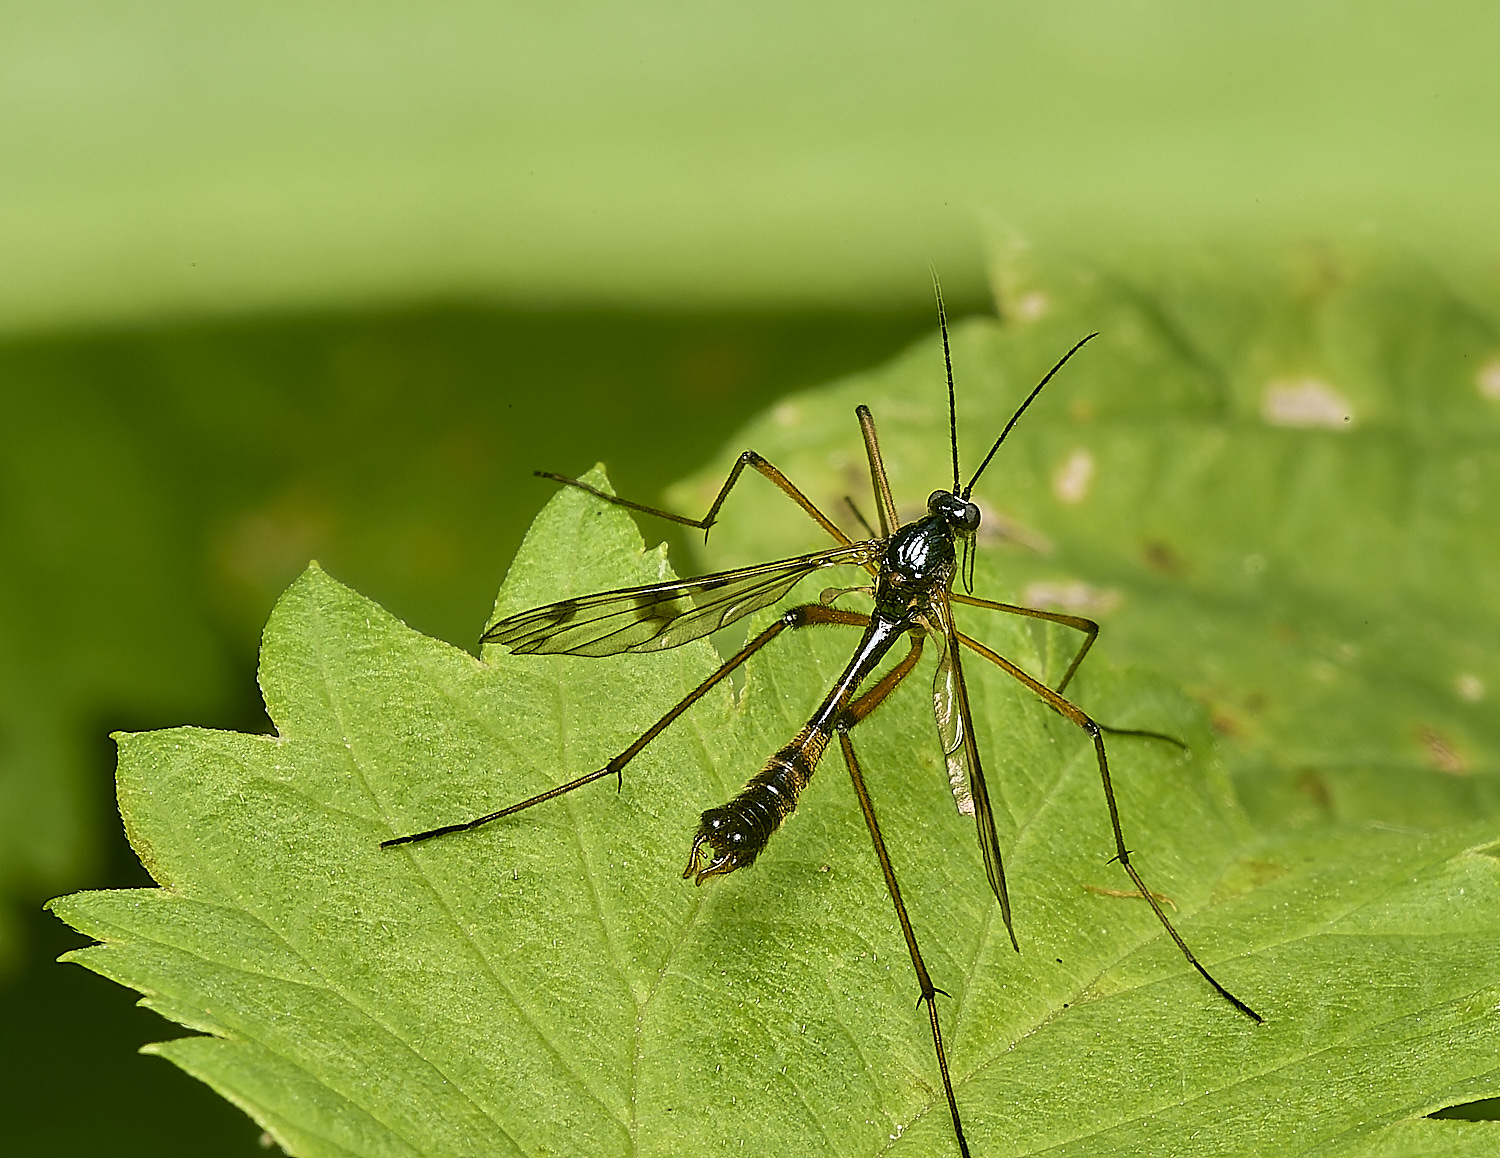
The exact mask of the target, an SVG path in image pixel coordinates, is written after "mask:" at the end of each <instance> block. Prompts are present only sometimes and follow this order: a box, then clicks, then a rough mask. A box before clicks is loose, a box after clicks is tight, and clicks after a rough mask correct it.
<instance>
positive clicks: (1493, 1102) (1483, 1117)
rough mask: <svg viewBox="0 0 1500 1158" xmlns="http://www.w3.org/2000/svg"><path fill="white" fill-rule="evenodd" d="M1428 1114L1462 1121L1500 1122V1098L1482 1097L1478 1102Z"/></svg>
mask: <svg viewBox="0 0 1500 1158" xmlns="http://www.w3.org/2000/svg"><path fill="white" fill-rule="evenodd" d="M1427 1116H1428V1117H1429V1118H1443V1119H1448V1120H1456V1121H1460V1122H1500V1098H1481V1099H1480V1100H1479V1101H1477V1102H1465V1103H1464V1104H1463V1105H1461V1106H1449V1107H1448V1108H1447V1109H1444V1110H1439V1111H1438V1112H1437V1113H1435V1114H1428V1115H1427Z"/></svg>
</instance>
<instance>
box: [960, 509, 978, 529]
mask: <svg viewBox="0 0 1500 1158" xmlns="http://www.w3.org/2000/svg"><path fill="white" fill-rule="evenodd" d="M958 521H959V523H960V524H961V525H962V526H963V529H964V530H966V531H977V530H979V508H978V507H977V506H975V505H974V504H973V503H965V504H964V505H963V510H961V511H960V512H959V515H958Z"/></svg>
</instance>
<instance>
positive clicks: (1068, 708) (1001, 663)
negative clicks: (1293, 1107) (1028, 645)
mask: <svg viewBox="0 0 1500 1158" xmlns="http://www.w3.org/2000/svg"><path fill="white" fill-rule="evenodd" d="M958 639H959V642H960V643H962V644H963V645H964V646H965V647H967V648H969V649H970V650H971V651H975V652H978V653H979V654H980V655H982V656H983V657H984V658H985V659H987V660H989V661H990V662H991V663H993V664H995V665H996V666H998V667H999V668H1000V669H1001V670H1002V671H1004V672H1005V673H1006V674H1007V675H1009V676H1011V677H1012V678H1013V679H1016V680H1019V681H1020V682H1021V683H1023V684H1025V685H1026V686H1027V687H1028V688H1030V689H1031V690H1032V691H1033V692H1035V693H1036V694H1037V695H1038V696H1040V697H1041V698H1042V699H1043V700H1044V701H1045V702H1046V703H1047V704H1048V705H1049V706H1050V707H1052V708H1053V709H1055V710H1056V711H1057V712H1059V713H1060V714H1061V715H1063V716H1066V717H1067V718H1068V719H1069V720H1071V721H1072V722H1073V723H1075V724H1077V725H1078V726H1079V727H1080V728H1082V729H1083V730H1084V731H1085V732H1087V733H1088V735H1089V739H1091V740H1092V741H1093V742H1094V755H1095V757H1096V758H1097V760H1098V762H1099V779H1100V780H1101V781H1102V782H1103V784H1104V800H1105V803H1106V804H1107V805H1108V806H1109V823H1110V827H1111V828H1112V829H1113V830H1114V836H1115V859H1116V860H1117V861H1119V862H1120V867H1121V868H1123V869H1124V870H1125V872H1126V873H1127V874H1128V875H1129V877H1130V879H1131V880H1132V881H1133V882H1134V883H1135V887H1136V888H1137V889H1138V890H1139V891H1140V894H1141V896H1142V897H1144V898H1145V900H1146V903H1147V904H1148V905H1150V906H1151V911H1152V912H1153V913H1155V914H1156V917H1157V920H1159V921H1160V922H1161V923H1162V928H1164V929H1166V931H1167V935H1168V936H1170V937H1171V938H1172V940H1173V941H1174V942H1176V944H1177V947H1178V948H1179V949H1181V950H1182V955H1183V956H1184V957H1186V958H1187V961H1188V964H1189V965H1191V966H1192V967H1193V968H1194V969H1196V970H1197V971H1198V972H1199V973H1200V974H1201V975H1202V977H1203V979H1204V980H1205V981H1207V982H1208V983H1209V984H1210V985H1212V986H1213V987H1214V989H1215V990H1216V991H1217V992H1218V994H1219V996H1220V997H1222V998H1224V1000H1225V1001H1227V1002H1229V1004H1230V1005H1232V1006H1234V1007H1235V1008H1236V1009H1238V1010H1239V1011H1240V1012H1241V1013H1243V1014H1244V1015H1245V1016H1246V1017H1248V1018H1250V1019H1251V1020H1252V1021H1255V1022H1260V1021H1263V1020H1265V1019H1264V1018H1262V1017H1261V1015H1260V1014H1258V1013H1256V1012H1255V1010H1253V1009H1251V1008H1250V1007H1249V1006H1248V1005H1246V1004H1245V1003H1244V1002H1243V1001H1241V1000H1240V999H1239V998H1238V997H1236V996H1235V995H1234V994H1233V993H1231V992H1229V990H1227V989H1225V988H1224V987H1223V986H1222V985H1220V984H1219V983H1218V982H1217V981H1215V980H1214V978H1213V975H1212V974H1210V973H1209V971H1208V970H1207V969H1205V968H1204V967H1203V965H1202V964H1201V963H1200V962H1199V961H1198V958H1197V957H1195V956H1193V951H1192V950H1191V949H1189V948H1188V946H1187V942H1186V941H1184V940H1183V939H1182V936H1181V934H1179V933H1178V932H1177V930H1176V929H1175V928H1173V927H1172V922H1171V921H1170V920H1168V919H1167V914H1166V913H1165V911H1163V909H1162V907H1161V905H1160V904H1159V903H1158V902H1157V899H1156V897H1155V896H1154V895H1153V894H1152V893H1151V890H1149V889H1148V888H1146V882H1145V881H1143V880H1142V879H1141V874H1140V873H1138V872H1137V871H1136V869H1135V866H1134V865H1132V864H1131V863H1130V850H1129V849H1128V848H1126V847H1125V834H1124V832H1123V831H1122V830H1121V828H1120V809H1119V806H1118V805H1117V804H1116V803H1115V790H1114V787H1113V785H1112V784H1111V783H1110V778H1109V758H1108V756H1106V755H1105V752H1104V734H1103V733H1104V730H1103V729H1102V728H1101V727H1100V726H1099V725H1098V724H1096V723H1094V721H1093V720H1091V719H1089V717H1088V716H1087V715H1086V714H1085V713H1084V711H1083V709H1081V708H1079V707H1078V706H1077V705H1076V704H1074V703H1072V702H1071V701H1069V700H1066V699H1064V698H1063V697H1062V696H1060V695H1059V694H1058V693H1057V692H1055V691H1053V690H1052V689H1051V688H1049V687H1048V686H1047V685H1046V684H1044V683H1042V682H1041V681H1040V680H1037V679H1034V678H1032V677H1031V676H1029V675H1027V674H1026V673H1025V672H1024V671H1022V670H1021V669H1020V668H1018V667H1017V666H1016V665H1015V664H1013V663H1011V662H1010V660H1008V659H1006V658H1005V657H1004V656H1002V655H1000V654H998V653H996V652H993V651H991V650H990V649H989V648H987V647H985V646H984V644H982V643H980V642H979V641H978V640H974V639H970V638H969V637H968V636H967V635H963V634H959V636H958Z"/></svg>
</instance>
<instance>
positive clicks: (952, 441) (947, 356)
mask: <svg viewBox="0 0 1500 1158" xmlns="http://www.w3.org/2000/svg"><path fill="white" fill-rule="evenodd" d="M927 268H928V270H929V271H930V272H931V273H932V292H933V294H934V295H935V296H936V297H937V308H938V328H939V329H940V330H942V331H943V364H944V365H945V366H947V368H948V443H949V445H951V446H952V447H953V493H954V494H958V408H957V406H956V405H955V404H954V401H953V355H952V353H951V352H950V351H949V349H948V316H947V314H945V313H944V312H943V287H942V286H941V285H939V284H938V275H937V270H935V269H933V268H932V267H931V266H928V267H927Z"/></svg>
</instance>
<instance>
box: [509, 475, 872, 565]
mask: <svg viewBox="0 0 1500 1158" xmlns="http://www.w3.org/2000/svg"><path fill="white" fill-rule="evenodd" d="M747 466H748V467H750V468H751V469H752V470H754V471H756V472H758V473H759V474H761V475H763V476H765V477H766V478H768V479H770V480H771V482H772V483H773V484H775V486H776V487H777V489H778V490H780V491H781V493H782V494H784V495H786V497H787V498H789V499H791V500H792V502H794V503H796V504H797V505H798V506H799V507H801V508H802V509H803V510H804V511H806V512H807V514H808V516H809V517H810V518H811V519H812V520H813V522H815V523H817V524H818V526H820V527H822V528H823V529H824V530H825V531H827V532H828V533H829V534H830V535H832V536H833V537H834V538H835V539H836V540H837V541H838V542H839V543H841V544H842V545H843V546H845V547H847V546H849V544H850V543H851V542H852V540H851V539H850V538H849V536H848V535H846V534H844V532H843V531H841V530H839V529H838V527H836V526H835V525H834V523H833V520H832V519H830V518H829V517H828V516H827V515H825V514H824V513H823V512H822V511H820V510H818V508H817V507H816V506H814V505H813V501H812V500H811V499H810V498H808V497H807V496H806V495H804V494H803V493H802V492H801V491H799V490H798V489H797V488H796V487H795V486H793V485H792V482H791V480H790V479H788V478H787V477H786V475H784V474H782V473H781V472H780V471H779V470H777V469H776V468H775V467H774V466H772V465H771V464H770V463H769V462H767V461H766V460H765V459H763V458H761V456H760V455H758V454H756V453H755V451H753V450H747V451H745V452H744V453H743V454H742V455H740V456H739V458H737V459H735V460H734V466H733V467H731V468H730V470H729V477H728V478H726V479H725V480H724V485H723V486H722V487H720V488H719V493H718V496H717V497H716V498H715V499H714V501H713V505H712V506H710V507H709V508H708V514H706V515H704V516H703V517H702V518H701V519H690V518H688V517H687V516H686V515H674V514H672V512H671V511H663V510H661V509H660V508H658V507H648V506H646V504H645V503H635V502H631V501H630V500H629V499H622V498H620V497H619V496H618V495H607V494H605V493H604V492H603V491H601V490H599V489H598V488H596V487H591V486H589V485H588V483H584V482H579V481H578V480H577V479H576V478H569V477H568V476H567V475H562V474H553V473H552V472H551V471H549V470H538V471H533V472H532V473H533V474H535V475H536V476H537V477H538V478H550V479H551V480H552V481H553V482H559V483H562V484H563V485H564V486H570V487H577V488H578V489H579V490H581V491H588V492H589V494H591V495H596V496H598V497H599V498H601V499H603V500H604V501H605V502H607V503H614V505H615V506H617V507H629V508H630V509H631V510H632V511H641V512H643V513H644V514H648V515H655V516H656V517H657V518H659V519H667V520H670V521H671V522H674V523H680V524H681V525H682V526H684V527H697V528H698V529H699V530H701V531H702V532H703V535H704V537H705V538H707V537H708V531H709V528H710V527H712V526H713V525H714V523H715V522H716V521H717V520H718V517H719V508H720V507H722V506H723V505H724V500H725V499H726V498H728V497H729V492H730V491H731V490H733V489H734V484H735V483H737V482H739V479H740V475H741V474H743V473H744V470H745V468H746V467H747ZM872 570H873V568H872Z"/></svg>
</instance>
